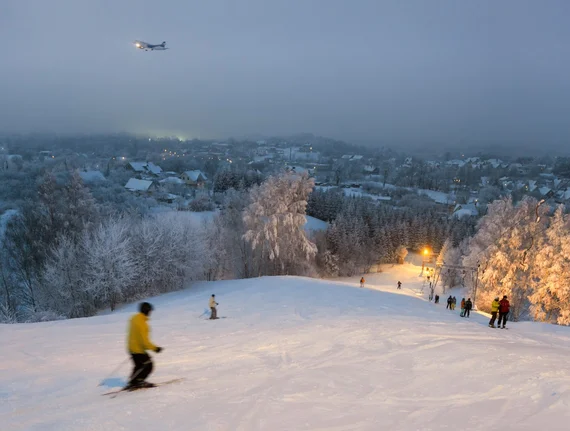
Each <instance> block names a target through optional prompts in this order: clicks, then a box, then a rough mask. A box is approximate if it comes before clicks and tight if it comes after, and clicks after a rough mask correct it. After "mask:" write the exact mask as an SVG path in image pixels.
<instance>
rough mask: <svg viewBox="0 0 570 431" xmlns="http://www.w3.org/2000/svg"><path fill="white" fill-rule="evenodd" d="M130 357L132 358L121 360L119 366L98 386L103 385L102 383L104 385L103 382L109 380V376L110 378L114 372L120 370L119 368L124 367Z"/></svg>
mask: <svg viewBox="0 0 570 431" xmlns="http://www.w3.org/2000/svg"><path fill="white" fill-rule="evenodd" d="M129 359H130V358H129V357H127V358H126V359H125V360H124V361H123V362H121V363H120V364H119V366H118V367H117V368H115V369H114V370H113V372H111V373H110V374H109V375H108V376H107V377H106V378H105V379H103V380H102V381H101V382H100V383H99V384H98V385H97V386H102V385H103V382H104V381H105V380H107V379H108V378H110V377H111V376H112V375H113V374H115V373H116V372H117V371H119V370H120V369H121V368H122V367H123V365H125V362H127V361H128V360H129Z"/></svg>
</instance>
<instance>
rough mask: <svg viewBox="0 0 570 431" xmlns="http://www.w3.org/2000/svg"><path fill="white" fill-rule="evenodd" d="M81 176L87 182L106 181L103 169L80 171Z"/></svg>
mask: <svg viewBox="0 0 570 431" xmlns="http://www.w3.org/2000/svg"><path fill="white" fill-rule="evenodd" d="M79 176H80V177H81V179H82V180H83V181H84V182H86V183H95V182H98V181H105V180H106V178H105V176H104V175H103V173H102V172H101V171H85V172H79Z"/></svg>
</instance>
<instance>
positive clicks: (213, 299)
mask: <svg viewBox="0 0 570 431" xmlns="http://www.w3.org/2000/svg"><path fill="white" fill-rule="evenodd" d="M217 305H218V303H217V302H216V295H212V296H211V297H210V310H212V314H210V319H217V318H218V310H217V309H216V306H217Z"/></svg>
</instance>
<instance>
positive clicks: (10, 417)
mask: <svg viewBox="0 0 570 431" xmlns="http://www.w3.org/2000/svg"><path fill="white" fill-rule="evenodd" d="M419 270H420V268H418V267H415V266H412V265H404V266H396V267H393V268H388V269H387V270H386V272H385V273H381V274H375V275H368V276H366V288H364V289H360V288H359V287H357V280H358V279H359V277H355V278H354V279H353V280H348V279H347V280H342V281H336V282H335V281H326V280H313V279H305V278H297V277H278V278H259V279H252V280H240V281H231V282H229V281H228V282H213V283H203V284H199V285H195V286H193V287H192V288H191V289H189V290H187V291H184V292H178V293H173V294H169V295H164V296H162V297H159V298H154V299H152V303H153V304H154V305H155V307H156V310H155V312H154V314H153V315H152V318H151V325H152V338H153V340H154V341H155V342H156V343H157V344H158V345H161V346H164V348H165V350H164V351H163V352H162V353H160V354H157V355H154V357H155V365H156V368H155V372H154V373H153V374H152V376H151V378H150V380H151V381H157V382H158V381H163V380H167V379H171V378H174V377H185V380H184V381H183V382H181V383H176V384H173V385H169V386H164V387H161V388H157V389H150V390H146V391H140V392H134V393H124V394H122V395H119V396H118V397H117V398H115V399H110V398H108V397H106V396H101V394H102V393H103V392H105V391H108V390H110V387H114V386H118V385H120V384H122V383H124V381H125V376H126V374H127V373H128V372H129V367H130V364H128V365H127V364H125V365H124V367H123V368H122V369H121V371H120V372H118V373H116V374H114V375H113V376H111V377H110V378H108V379H106V380H104V383H105V384H104V386H102V387H98V386H97V385H98V384H99V383H100V382H101V380H102V379H104V378H105V376H106V375H107V374H108V373H110V372H111V371H112V370H113V369H114V368H115V367H116V366H117V365H119V364H120V363H121V361H123V360H124V359H125V358H126V354H125V352H124V338H125V330H126V326H127V320H128V318H129V316H130V315H131V313H132V312H133V311H134V310H135V305H132V306H128V307H125V308H124V309H122V310H119V311H116V312H114V313H111V314H107V315H102V316H98V317H93V318H88V319H77V320H69V321H60V322H50V323H40V324H25V325H24V324H23V325H0V345H1V346H2V353H1V356H0V358H1V360H0V424H1V425H0V428H1V429H2V430H3V431H16V430H42V431H43V430H57V431H65V430H106V431H110V430H137V431H141V430H185V431H186V430H228V431H229V430H232V431H233V430H244V431H246V430H247V431H249V430H269V431H277V430H335V431H338V430H374V431H378V430H501V431H504V430H541V429H548V430H549V431H553V430H566V429H568V420H569V419H570V409H569V404H570V364H569V361H568V358H569V357H570V334H569V332H568V331H567V330H566V329H567V328H560V327H553V326H548V325H535V324H516V323H512V324H509V326H510V330H508V331H507V330H500V329H491V328H489V327H487V320H488V319H487V317H485V316H482V315H477V314H475V313H474V314H473V315H472V317H471V318H470V319H464V318H460V317H459V310H456V311H454V312H451V311H448V310H445V304H439V305H434V304H433V303H429V302H427V301H425V300H424V299H423V298H422V297H421V296H418V295H419V294H420V287H421V283H420V282H418V277H417V276H418V274H419ZM397 280H401V281H402V283H403V286H404V289H403V290H402V291H398V292H396V290H395V284H396V281H397ZM212 293H215V294H216V297H217V299H218V302H219V303H220V307H219V315H220V316H227V318H226V319H220V320H217V321H208V320H203V319H200V318H198V316H199V315H200V314H201V313H202V312H203V311H204V308H205V307H206V306H207V300H208V297H209V296H210V295H211V294H212Z"/></svg>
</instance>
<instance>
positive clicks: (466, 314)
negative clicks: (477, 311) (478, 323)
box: [463, 308, 471, 317]
mask: <svg viewBox="0 0 570 431" xmlns="http://www.w3.org/2000/svg"><path fill="white" fill-rule="evenodd" d="M470 311H471V309H469V308H466V309H465V313H463V317H469V312H470Z"/></svg>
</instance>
